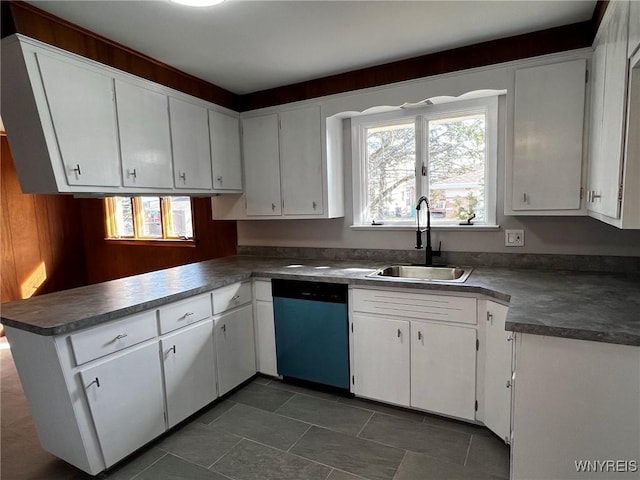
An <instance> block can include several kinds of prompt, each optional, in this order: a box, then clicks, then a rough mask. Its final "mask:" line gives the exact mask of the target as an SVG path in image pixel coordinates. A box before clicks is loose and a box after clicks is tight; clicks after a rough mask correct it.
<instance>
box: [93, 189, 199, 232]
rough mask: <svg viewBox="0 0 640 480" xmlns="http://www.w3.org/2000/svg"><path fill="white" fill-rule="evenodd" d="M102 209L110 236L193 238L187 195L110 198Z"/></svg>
mask: <svg viewBox="0 0 640 480" xmlns="http://www.w3.org/2000/svg"><path fill="white" fill-rule="evenodd" d="M105 212H106V221H105V223H106V230H107V238H109V239H115V240H176V241H193V215H192V209H191V198H189V197H109V198H106V199H105Z"/></svg>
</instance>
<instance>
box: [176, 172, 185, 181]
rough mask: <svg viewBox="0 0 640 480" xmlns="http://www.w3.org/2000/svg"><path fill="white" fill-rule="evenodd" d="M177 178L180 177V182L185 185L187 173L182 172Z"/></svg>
mask: <svg viewBox="0 0 640 480" xmlns="http://www.w3.org/2000/svg"><path fill="white" fill-rule="evenodd" d="M178 177H180V180H182V182H183V183H187V173H186V172H182V173H181V174H180V175H178Z"/></svg>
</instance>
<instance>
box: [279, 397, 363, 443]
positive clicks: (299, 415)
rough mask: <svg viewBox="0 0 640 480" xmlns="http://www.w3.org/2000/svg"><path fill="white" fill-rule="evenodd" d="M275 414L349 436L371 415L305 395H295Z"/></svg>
mask: <svg viewBox="0 0 640 480" xmlns="http://www.w3.org/2000/svg"><path fill="white" fill-rule="evenodd" d="M276 413H277V414H279V415H284V416H286V417H291V418H295V419H297V420H302V421H303V422H307V423H313V424H314V425H320V426H321V427H326V428H329V429H331V430H335V431H336V432H342V433H347V434H351V435H357V434H358V432H359V431H360V430H362V427H364V424H365V423H366V422H367V420H369V418H370V417H371V415H372V412H369V411H367V410H362V409H360V408H354V407H350V406H348V405H344V404H341V403H338V402H333V401H330V400H323V399H321V398H315V397H309V396H306V395H295V396H294V397H293V398H292V399H291V400H289V401H288V402H287V403H285V404H284V405H283V406H282V407H280V408H279V409H278V410H276Z"/></svg>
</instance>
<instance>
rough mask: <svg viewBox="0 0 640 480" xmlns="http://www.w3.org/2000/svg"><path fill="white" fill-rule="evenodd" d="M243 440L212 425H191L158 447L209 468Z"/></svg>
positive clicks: (166, 439) (174, 433)
mask: <svg viewBox="0 0 640 480" xmlns="http://www.w3.org/2000/svg"><path fill="white" fill-rule="evenodd" d="M240 440H242V438H241V437H238V436H236V435H234V434H232V433H229V432H227V431H225V430H222V429H220V428H218V427H214V426H211V425H202V424H200V423H195V422H194V423H191V424H189V425H185V426H184V427H182V428H181V429H180V430H178V431H176V432H173V433H172V434H171V435H169V436H168V437H167V438H165V439H164V440H163V441H162V442H161V443H160V444H159V445H158V447H159V448H161V449H162V450H165V451H167V452H169V453H173V454H174V455H177V456H178V457H181V458H184V459H185V460H188V461H190V462H192V463H196V464H198V465H201V466H203V467H205V468H209V467H210V466H211V465H213V464H214V463H215V462H216V461H217V460H218V459H220V457H222V456H223V455H224V454H226V453H227V452H228V451H229V450H231V449H232V448H233V447H234V446H235V445H237V444H238V442H239V441H240Z"/></svg>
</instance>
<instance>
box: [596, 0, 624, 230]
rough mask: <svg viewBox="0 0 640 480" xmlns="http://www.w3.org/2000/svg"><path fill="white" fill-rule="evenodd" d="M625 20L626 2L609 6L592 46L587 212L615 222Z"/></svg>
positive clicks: (621, 143)
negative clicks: (612, 219)
mask: <svg viewBox="0 0 640 480" xmlns="http://www.w3.org/2000/svg"><path fill="white" fill-rule="evenodd" d="M628 20H629V2H628V1H614V2H610V3H609V7H608V8H607V12H606V13H605V16H604V19H603V21H602V24H601V26H600V29H599V30H598V34H597V36H596V40H595V42H594V50H595V53H594V77H595V78H594V83H593V85H592V89H591V105H592V111H591V135H592V137H591V138H592V141H591V142H590V153H589V187H588V192H587V208H588V210H589V212H591V213H593V214H595V215H596V216H597V215H603V216H605V217H610V218H614V219H615V218H618V217H619V215H620V201H621V198H620V196H621V192H620V190H621V183H620V182H621V172H622V167H623V152H624V137H625V116H626V108H625V107H626V101H627V65H628V61H627V59H628V57H627V40H628V31H629V22H628Z"/></svg>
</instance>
